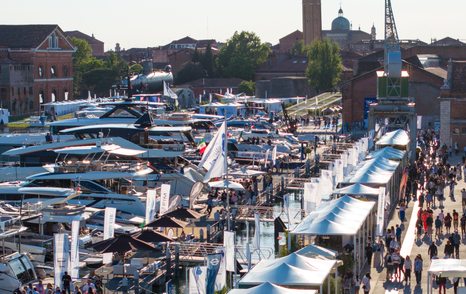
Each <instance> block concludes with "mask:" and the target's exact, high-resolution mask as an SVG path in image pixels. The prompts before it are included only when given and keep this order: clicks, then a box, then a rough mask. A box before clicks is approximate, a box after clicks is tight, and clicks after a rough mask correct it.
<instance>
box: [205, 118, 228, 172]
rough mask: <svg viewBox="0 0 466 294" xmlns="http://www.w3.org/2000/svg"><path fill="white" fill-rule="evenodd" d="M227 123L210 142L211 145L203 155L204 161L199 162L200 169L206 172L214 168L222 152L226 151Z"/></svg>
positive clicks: (224, 123)
mask: <svg viewBox="0 0 466 294" xmlns="http://www.w3.org/2000/svg"><path fill="white" fill-rule="evenodd" d="M226 130H227V123H226V121H224V122H223V123H222V125H221V126H220V128H218V130H217V133H216V134H215V136H214V137H213V138H212V140H210V142H209V145H207V148H206V149H205V151H204V154H202V159H201V161H200V162H199V165H198V166H199V167H203V168H205V169H206V170H209V169H211V168H212V166H213V165H214V164H215V161H217V159H218V158H219V157H220V156H221V154H222V150H223V149H224V147H223V145H224V141H225V137H226Z"/></svg>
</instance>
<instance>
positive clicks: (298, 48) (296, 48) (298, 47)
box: [290, 40, 306, 56]
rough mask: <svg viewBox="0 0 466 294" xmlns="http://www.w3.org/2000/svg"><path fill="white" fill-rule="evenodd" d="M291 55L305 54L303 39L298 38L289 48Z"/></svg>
mask: <svg viewBox="0 0 466 294" xmlns="http://www.w3.org/2000/svg"><path fill="white" fill-rule="evenodd" d="M290 53H291V55H292V56H303V55H306V46H305V45H304V40H298V41H296V42H295V43H294V44H293V48H291V52H290Z"/></svg>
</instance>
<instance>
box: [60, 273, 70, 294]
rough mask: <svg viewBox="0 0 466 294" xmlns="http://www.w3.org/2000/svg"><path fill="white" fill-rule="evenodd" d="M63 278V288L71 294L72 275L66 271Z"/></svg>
mask: <svg viewBox="0 0 466 294" xmlns="http://www.w3.org/2000/svg"><path fill="white" fill-rule="evenodd" d="M61 280H62V283H63V290H64V291H66V292H67V293H69V294H71V276H70V275H68V272H65V274H64V275H63V277H62V278H61Z"/></svg>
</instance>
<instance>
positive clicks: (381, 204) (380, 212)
mask: <svg viewBox="0 0 466 294" xmlns="http://www.w3.org/2000/svg"><path fill="white" fill-rule="evenodd" d="M384 218H385V187H380V188H379V197H378V200H377V231H376V232H377V236H383V235H384V229H385V228H384V225H385V220H384Z"/></svg>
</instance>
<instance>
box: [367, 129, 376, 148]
mask: <svg viewBox="0 0 466 294" xmlns="http://www.w3.org/2000/svg"><path fill="white" fill-rule="evenodd" d="M374 136H375V131H374V130H370V131H369V139H368V142H367V143H368V144H367V149H369V150H370V149H372V147H374Z"/></svg>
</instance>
